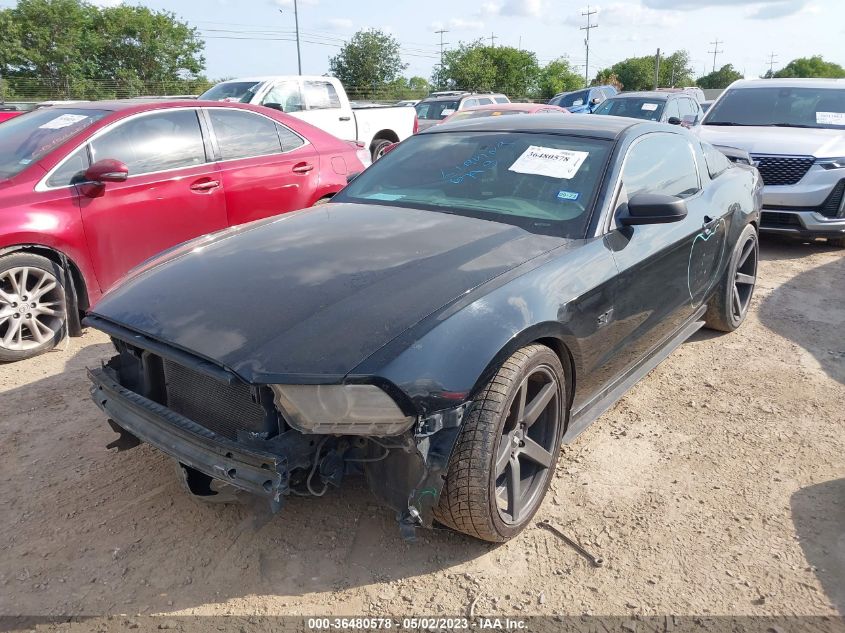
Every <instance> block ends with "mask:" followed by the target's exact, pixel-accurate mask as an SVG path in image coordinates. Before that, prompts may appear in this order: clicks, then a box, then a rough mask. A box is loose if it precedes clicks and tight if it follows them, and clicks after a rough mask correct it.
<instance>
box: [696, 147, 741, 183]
mask: <svg viewBox="0 0 845 633" xmlns="http://www.w3.org/2000/svg"><path fill="white" fill-rule="evenodd" d="M701 150H702V151H703V152H704V162H705V163H707V172H708V173H709V174H710V177H711V178H717V177H718V176H720V175H722V174H723V173H725V172H726V171H727V170H728V169H730V168H731V167H732V166H733V163H731V161H730V159H729V158H728V157H727V156H725V155H724V154H723V153H722V152H720V151H719V150H717V149H716V148H715V147H713V146H712V145H711V144H710V143H705V142H704V141H702V142H701Z"/></svg>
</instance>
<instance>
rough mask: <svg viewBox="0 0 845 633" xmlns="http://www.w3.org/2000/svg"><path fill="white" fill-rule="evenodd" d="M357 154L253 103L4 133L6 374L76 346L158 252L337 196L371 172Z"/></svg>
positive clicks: (131, 108)
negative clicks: (90, 321) (91, 319)
mask: <svg viewBox="0 0 845 633" xmlns="http://www.w3.org/2000/svg"><path fill="white" fill-rule="evenodd" d="M359 150H360V148H359V147H358V146H357V145H356V144H355V143H353V142H348V141H341V140H339V139H337V138H335V137H333V136H331V135H329V134H327V133H325V132H323V131H322V130H319V129H318V128H315V127H313V126H311V125H309V124H307V123H305V122H303V121H300V120H298V119H295V118H292V117H290V116H287V115H286V114H284V113H281V112H278V111H276V110H270V109H266V108H263V107H260V106H250V105H245V104H226V103H219V102H202V101H168V102H153V103H151V102H143V103H142V102H132V101H116V102H92V103H81V104H74V105H72V106H65V107H53V108H46V109H42V110H36V111H34V112H30V113H28V114H26V115H24V116H20V117H16V118H14V119H11V120H9V121H6V122H4V123H3V124H2V125H0V361H6V362H8V361H14V360H19V359H23V358H28V357H30V356H35V355H36V354H39V353H41V352H44V351H46V350H48V349H51V348H52V347H53V346H54V345H55V344H56V343H57V342H58V341H60V340H61V339H62V338H63V337H64V335H65V334H66V333H67V332H70V333H71V334H76V333H78V332H79V331H80V329H81V326H80V319H79V315H80V312H84V310H85V309H87V308H88V306H90V305H91V304H92V303H93V302H94V301H96V300H97V299H98V298H99V296H100V295H101V294H102V293H103V292H104V291H105V290H106V289H107V288H108V287H109V286H111V285H112V284H113V283H114V282H115V281H117V280H118V279H120V277H122V276H123V275H124V274H125V273H126V272H127V271H128V270H129V269H130V268H132V267H133V266H136V265H137V264H139V263H140V262H142V261H144V260H145V259H147V258H149V257H150V256H152V255H154V254H156V253H158V252H160V251H162V250H164V249H167V248H169V247H171V246H174V245H176V244H179V243H181V242H184V241H186V240H189V239H191V238H194V237H197V236H199V235H202V234H205V233H211V232H213V231H219V230H221V229H225V228H226V227H230V226H234V225H237V224H242V223H244V222H250V221H253V220H258V219H261V218H266V217H268V216H273V215H276V214H279V213H285V212H287V211H293V210H295V209H301V208H304V207H308V206H311V205H314V204H316V203H317V202H319V201H320V200H322V199H325V198H329V197H331V196H332V195H334V194H335V193H336V192H338V191H340V189H342V188H343V187H344V186H345V185H346V182H347V176H349V175H351V174H354V173H357V172H360V171H362V170H363V169H364V165H363V163H362V162H361V156H362V154H361V153H359ZM360 151H361V152H364V153H365V150H360Z"/></svg>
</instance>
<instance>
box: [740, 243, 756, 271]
mask: <svg viewBox="0 0 845 633" xmlns="http://www.w3.org/2000/svg"><path fill="white" fill-rule="evenodd" d="M753 250H754V240H748V241H747V242H746V243H745V246H743V247H742V255H740V256H739V263H738V264H737V265H736V267H737V268H742V266H743V265H744V264H745V262H746V260H747V259H748V256H749V255H751V251H753Z"/></svg>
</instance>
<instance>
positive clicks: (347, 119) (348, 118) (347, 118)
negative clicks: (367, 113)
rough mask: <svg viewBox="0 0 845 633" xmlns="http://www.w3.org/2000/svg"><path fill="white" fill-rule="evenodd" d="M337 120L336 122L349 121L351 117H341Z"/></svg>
mask: <svg viewBox="0 0 845 633" xmlns="http://www.w3.org/2000/svg"><path fill="white" fill-rule="evenodd" d="M337 120H338V121H351V120H352V117H351V116H341V117H338V118H337Z"/></svg>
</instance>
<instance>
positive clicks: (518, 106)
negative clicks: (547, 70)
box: [461, 101, 556, 112]
mask: <svg viewBox="0 0 845 633" xmlns="http://www.w3.org/2000/svg"><path fill="white" fill-rule="evenodd" d="M550 107H556V106H550V105H549V104H548V103H525V102H523V103H514V102H513V101H511V102H510V103H485V104H484V105H479V106H472V107H471V108H467V109H466V110H461V112H475V111H476V110H530V109H532V108H550Z"/></svg>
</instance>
